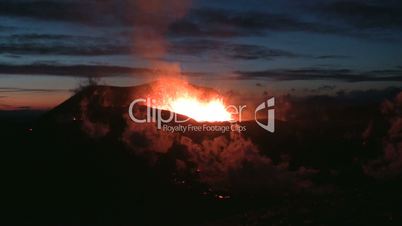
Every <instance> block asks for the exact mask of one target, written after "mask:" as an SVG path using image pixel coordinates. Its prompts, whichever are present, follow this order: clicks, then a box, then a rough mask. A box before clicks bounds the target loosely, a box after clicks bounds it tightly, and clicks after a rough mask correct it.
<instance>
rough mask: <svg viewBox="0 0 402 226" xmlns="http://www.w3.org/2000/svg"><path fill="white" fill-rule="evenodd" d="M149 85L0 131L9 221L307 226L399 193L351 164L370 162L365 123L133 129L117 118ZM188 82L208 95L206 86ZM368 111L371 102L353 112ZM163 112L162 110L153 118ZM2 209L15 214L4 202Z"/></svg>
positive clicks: (107, 89)
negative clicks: (286, 225) (11, 172)
mask: <svg viewBox="0 0 402 226" xmlns="http://www.w3.org/2000/svg"><path fill="white" fill-rule="evenodd" d="M153 86H154V83H150V84H145V85H140V86H135V87H111V86H89V87H85V88H83V89H81V90H80V91H78V92H77V93H76V94H75V95H73V96H72V97H71V98H69V99H68V100H66V101H65V102H64V103H62V104H60V105H59V106H57V107H55V108H54V109H52V110H50V111H49V112H47V113H45V114H43V115H42V116H41V117H40V118H39V119H38V120H36V121H35V123H33V124H30V125H29V127H26V128H23V130H19V131H18V132H16V133H7V134H3V137H4V138H5V139H4V140H5V141H6V143H5V145H4V147H5V150H11V151H9V152H7V153H9V155H11V156H12V158H15V161H12V162H18V165H17V166H18V167H16V166H15V165H12V166H9V168H10V169H15V168H18V170H17V171H16V172H15V175H17V176H16V177H17V178H20V179H21V180H19V181H13V182H12V183H9V184H13V185H14V186H15V187H16V189H13V191H10V194H18V195H15V196H10V202H6V203H14V204H15V203H17V204H18V203H25V204H24V208H25V210H23V211H18V213H19V214H20V215H19V216H18V217H19V219H27V222H41V223H51V222H55V221H57V222H64V223H66V224H67V223H74V224H105V223H106V224H116V222H117V223H120V224H134V225H166V224H168V225H200V224H203V225H240V224H241V222H254V223H255V224H256V225H266V224H267V223H269V222H274V223H275V222H277V223H279V222H285V221H286V222H290V223H292V224H299V223H300V222H302V223H301V224H302V225H303V224H305V225H306V224H307V225H308V224H309V222H310V221H307V223H306V222H305V221H303V220H302V221H301V219H302V218H303V217H304V216H305V214H306V213H308V216H309V219H315V220H318V221H320V219H321V221H322V222H328V221H326V219H337V218H334V217H335V215H334V214H335V213H333V211H332V209H333V208H336V209H337V210H342V211H341V212H342V213H341V214H342V215H343V216H353V217H354V219H359V222H364V219H365V218H364V216H366V215H365V214H366V212H365V211H358V208H357V207H359V206H368V202H369V201H367V200H374V202H376V203H379V204H381V205H382V206H383V207H384V209H383V211H382V212H376V211H374V210H371V209H369V211H371V213H373V214H377V215H376V216H377V217H378V219H382V216H385V215H384V214H386V213H388V212H391V213H392V211H394V210H395V209H394V208H393V207H392V206H391V205H386V204H387V201H384V200H391V197H390V196H391V195H393V194H398V192H397V190H398V186H394V185H395V183H392V181H391V182H389V185H385V188H387V189H390V190H391V191H393V192H382V191H383V190H382V189H384V185H379V184H377V183H376V182H375V181H373V180H371V179H369V178H368V177H367V176H366V175H365V174H364V172H363V171H362V168H361V167H359V165H358V164H357V163H356V162H358V161H362V159H364V158H367V157H370V156H368V155H367V154H366V153H369V152H368V151H370V150H377V149H375V147H376V146H377V145H378V143H376V141H375V140H372V141H370V142H369V143H366V144H364V143H362V138H361V131H364V130H365V129H366V125H367V124H366V121H365V119H364V118H361V119H360V120H361V121H357V120H355V118H352V119H351V120H352V121H353V125H354V127H353V128H352V129H351V127H350V125H351V122H350V121H348V118H347V117H343V120H344V121H343V123H342V121H336V126H334V123H333V122H332V121H320V123H316V124H312V123H310V122H311V121H308V120H302V121H298V120H292V121H278V120H277V121H276V125H277V131H276V132H275V133H274V134H272V133H269V132H267V131H265V130H264V129H263V128H261V127H259V126H258V125H257V124H256V122H255V121H254V120H249V121H243V122H237V123H236V124H238V125H241V126H246V128H247V130H245V131H242V132H236V131H229V132H224V133H223V132H222V131H190V132H189V131H187V132H185V133H183V132H182V131H163V130H161V129H158V128H157V124H156V122H149V123H144V124H136V123H134V122H133V121H132V120H130V117H129V115H128V109H129V106H130V103H131V102H132V100H133V99H135V98H144V96H146V95H147V94H150V93H153V91H154V89H153ZM194 89H197V90H198V91H199V92H201V93H213V95H212V96H215V91H213V90H211V89H208V88H203V87H197V86H194ZM207 96H208V95H207ZM278 106H279V107H280V106H281V103H278ZM146 109H147V106H146V105H138V106H136V107H135V111H136V112H137V113H144V112H146V111H147V110H146ZM369 109H372V106H368V107H366V108H363V110H362V107H359V108H358V109H352V110H354V111H356V112H358V111H368V110H369ZM348 111H349V112H350V111H351V110H350V109H348ZM170 113H171V112H170V111H168V110H166V109H162V115H163V117H165V114H166V115H168V114H170ZM178 117H184V118H186V117H187V116H185V115H179V116H178ZM167 125H169V126H175V125H177V123H167ZM187 125H193V126H196V125H200V126H203V125H207V126H231V125H233V123H232V122H229V121H219V122H205V121H197V120H194V119H191V120H188V121H186V122H185V123H184V124H183V126H187ZM375 126H376V125H373V127H375ZM340 141H342V142H340ZM328 144H331V145H328ZM21 156H24V158H23V159H24V161H21V159H22V158H21ZM378 192H379V193H380V194H382V195H380V196H378V195H377V194H378ZM356 197H362V198H361V199H358V200H356ZM348 200H354V201H353V202H349V201H348ZM328 203H329V204H328ZM370 203H372V201H370ZM346 206H348V207H350V206H354V207H356V211H354V212H353V211H349V210H351V209H353V208H344V207H346ZM13 208H15V209H17V208H18V209H19V210H20V206H18V207H17V206H13V205H11V204H10V206H9V209H11V210H13ZM289 212H292V213H293V214H292V216H289ZM336 214H340V213H339V211H338V212H337V213H336ZM45 215H46V216H45ZM10 216H11V217H17V216H14V215H10ZM303 219H304V218H303ZM239 222H240V223H239ZM303 222H304V223H303ZM337 223H338V222H337V221H331V222H330V223H328V224H329V225H331V224H333V225H336V224H337Z"/></svg>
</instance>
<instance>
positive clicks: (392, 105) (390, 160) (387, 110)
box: [364, 92, 402, 177]
mask: <svg viewBox="0 0 402 226" xmlns="http://www.w3.org/2000/svg"><path fill="white" fill-rule="evenodd" d="M381 112H382V114H383V116H384V117H385V119H386V120H387V123H388V130H387V134H386V136H385V137H384V138H383V155H382V156H381V157H380V158H379V159H376V160H373V161H370V162H368V163H367V164H366V165H365V166H364V170H365V172H366V173H367V174H368V175H371V176H374V177H384V176H385V177H393V176H398V175H401V174H402V92H401V93H399V94H398V95H397V96H396V97H395V99H394V100H393V101H388V100H386V101H384V102H383V104H382V106H381Z"/></svg>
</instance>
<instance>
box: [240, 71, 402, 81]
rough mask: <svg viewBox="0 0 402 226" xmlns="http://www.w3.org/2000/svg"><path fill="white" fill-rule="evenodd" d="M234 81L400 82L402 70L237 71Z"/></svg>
mask: <svg viewBox="0 0 402 226" xmlns="http://www.w3.org/2000/svg"><path fill="white" fill-rule="evenodd" d="M236 74H237V75H238V76H237V77H235V79H245V80H246V79H267V80H274V81H292V80H333V81H344V82H367V81H371V82H381V81H398V82H401V81H402V70H400V69H390V70H373V71H356V70H351V69H322V68H307V69H294V70H289V69H285V70H262V71H237V72H236Z"/></svg>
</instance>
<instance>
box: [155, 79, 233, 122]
mask: <svg viewBox="0 0 402 226" xmlns="http://www.w3.org/2000/svg"><path fill="white" fill-rule="evenodd" d="M153 89H154V95H153V97H154V99H156V104H155V105H156V108H159V109H163V110H168V111H171V112H174V113H177V114H181V115H185V116H187V117H190V118H192V119H194V120H196V121H198V122H223V121H231V120H232V114H231V113H230V112H229V111H228V109H227V108H226V107H225V104H224V102H223V98H222V97H221V96H219V95H218V94H217V93H216V92H214V91H212V90H207V89H201V88H196V87H193V86H191V85H189V84H188V83H187V82H185V81H181V80H168V81H159V82H157V83H156V85H155V86H154V87H153ZM155 97H156V98H155Z"/></svg>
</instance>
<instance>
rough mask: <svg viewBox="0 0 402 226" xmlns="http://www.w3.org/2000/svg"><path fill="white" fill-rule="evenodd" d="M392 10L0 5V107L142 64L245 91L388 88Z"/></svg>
mask: <svg viewBox="0 0 402 226" xmlns="http://www.w3.org/2000/svg"><path fill="white" fill-rule="evenodd" d="M138 2H148V3H149V2H153V3H154V5H151V8H152V9H154V8H156V9H157V10H158V11H153V10H151V11H149V12H145V11H144V10H143V9H144V7H142V8H141V7H139V6H138V5H139V4H138ZM161 2H162V3H163V4H162V5H160V3H161ZM157 3H159V5H158V4H157ZM147 7H148V6H147ZM147 7H145V9H148V8H147ZM184 12H185V13H184ZM401 12H402V2H401V1H400V0H388V1H380V0H373V1H370V0H365V1H363V0H353V1H340V0H327V1H323V0H320V1H318V0H314V1H313V0H306V1H296V0H292V1H291V0H282V1H270V0H260V1H257V0H248V1H245V0H244V1H241V0H238V1H234V0H219V1H217V0H213V1H212V0H211V1H210V0H202V1H201V0H198V1H197V0H193V1H190V0H188V1H186V0H173V1H144V0H137V1H135V0H115V1H112V0H105V1H100V0H98V1H89V0H88V1H81V0H45V1H42V0H37V1H34V0H31V1H29V0H9V1H7V0H1V1H0V21H1V22H0V109H14V108H21V107H28V108H49V107H52V106H54V105H56V104H58V103H60V102H61V101H63V100H64V99H66V98H68V97H69V96H70V95H72V93H71V92H70V90H71V89H74V88H75V87H77V84H79V83H80V82H81V81H82V80H83V79H85V77H86V76H97V77H101V81H102V82H103V83H106V84H110V85H120V86H129V85H135V84H139V83H142V82H145V81H148V80H152V79H154V77H153V76H152V75H150V74H152V72H150V69H153V68H152V67H153V65H154V64H152V63H150V62H152V61H158V62H160V61H164V62H170V63H176V64H177V65H179V66H180V68H181V69H182V71H183V72H184V74H186V75H187V76H188V79H189V80H190V81H193V82H195V83H197V84H201V85H207V86H212V87H219V88H222V89H225V88H226V89H239V88H240V89H241V90H242V91H247V90H249V91H250V92H252V91H253V92H262V91H266V90H268V91H271V92H274V93H275V92H277V93H287V92H290V90H293V91H294V90H296V93H295V94H298V95H306V94H308V93H306V92H307V91H306V90H312V89H314V90H320V92H323V93H325V94H334V93H336V92H337V91H339V90H341V89H342V90H365V89H384V88H387V87H400V86H401V84H402V61H401V59H402V13H401ZM148 37H151V38H148ZM155 37H156V39H155ZM139 40H141V43H140V44H139V43H138V42H139ZM144 40H145V41H144ZM155 42H158V44H155ZM161 43H162V44H163V50H164V51H163V54H144V53H143V51H145V52H147V53H149V52H153V51H154V49H155V48H154V45H157V46H159V45H161ZM138 45H140V46H141V51H139V50H138ZM140 52H141V53H140ZM145 55H146V56H145ZM222 84H224V85H222ZM256 84H258V85H256Z"/></svg>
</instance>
